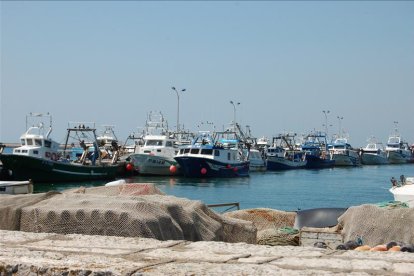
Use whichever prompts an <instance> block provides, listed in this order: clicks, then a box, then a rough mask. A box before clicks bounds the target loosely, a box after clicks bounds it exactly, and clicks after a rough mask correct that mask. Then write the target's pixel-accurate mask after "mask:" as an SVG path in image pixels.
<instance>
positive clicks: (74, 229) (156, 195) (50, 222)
mask: <svg viewBox="0 0 414 276" xmlns="http://www.w3.org/2000/svg"><path fill="white" fill-rule="evenodd" d="M0 204H1V203H0ZM20 230H21V231H27V232H48V233H59V234H88V235H107V236H123V237H146V238H155V239H159V240H189V241H225V242H246V243H255V242H256V228H255V227H254V225H253V223H251V222H248V221H242V220H237V219H232V218H226V217H223V216H222V215H220V214H218V213H216V212H214V211H213V210H211V209H210V208H208V207H207V206H206V205H205V204H203V203H202V202H201V201H194V200H189V199H185V198H177V197H174V196H168V195H164V194H163V193H162V192H161V191H160V190H159V189H157V188H156V187H155V186H154V185H153V184H143V185H140V184H126V185H121V186H109V187H96V188H80V189H76V190H71V191H68V192H64V193H62V194H57V195H55V196H53V197H51V198H48V199H45V200H42V201H40V202H37V203H35V204H33V205H30V206H27V207H24V208H22V209H21V219H20Z"/></svg>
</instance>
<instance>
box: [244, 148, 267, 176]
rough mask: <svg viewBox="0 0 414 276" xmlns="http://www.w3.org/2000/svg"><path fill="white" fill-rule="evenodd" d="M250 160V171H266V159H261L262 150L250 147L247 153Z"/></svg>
mask: <svg viewBox="0 0 414 276" xmlns="http://www.w3.org/2000/svg"><path fill="white" fill-rule="evenodd" d="M247 159H248V160H249V161H250V169H249V170H250V172H264V171H266V169H267V168H266V161H265V160H264V159H263V156H262V152H261V151H260V150H258V149H250V150H249V151H248V154H247Z"/></svg>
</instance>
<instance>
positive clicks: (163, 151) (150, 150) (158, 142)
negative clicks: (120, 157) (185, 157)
mask: <svg viewBox="0 0 414 276" xmlns="http://www.w3.org/2000/svg"><path fill="white" fill-rule="evenodd" d="M142 141H143V145H141V146H139V147H138V148H137V150H138V151H137V153H133V154H131V155H129V159H130V161H131V162H132V163H133V165H134V169H135V170H136V172H138V173H139V174H143V175H178V174H179V173H180V168H179V166H178V164H177V161H175V160H174V157H175V155H176V154H177V153H178V146H177V144H178V140H177V138H176V135H175V134H174V133H173V132H169V130H168V123H167V121H166V120H165V119H164V116H163V115H162V113H161V112H159V113H153V112H150V113H149V115H148V118H147V122H146V130H145V135H144V136H143V137H142Z"/></svg>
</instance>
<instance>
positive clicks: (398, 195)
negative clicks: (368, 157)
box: [389, 175, 414, 208]
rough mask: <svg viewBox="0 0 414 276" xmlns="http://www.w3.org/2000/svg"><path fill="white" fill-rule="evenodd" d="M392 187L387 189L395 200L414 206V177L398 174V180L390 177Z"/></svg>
mask: <svg viewBox="0 0 414 276" xmlns="http://www.w3.org/2000/svg"><path fill="white" fill-rule="evenodd" d="M391 183H392V187H391V188H390V189H389V191H390V193H392V194H393V196H394V200H395V201H400V202H403V203H406V204H407V205H408V206H409V207H411V208H413V207H414V177H407V178H405V176H404V175H401V176H400V181H397V180H396V179H395V178H394V177H393V178H391Z"/></svg>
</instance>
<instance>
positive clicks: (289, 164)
mask: <svg viewBox="0 0 414 276" xmlns="http://www.w3.org/2000/svg"><path fill="white" fill-rule="evenodd" d="M306 163H307V161H306V160H300V161H294V160H288V159H285V158H280V157H268V159H267V169H268V170H269V171H280V170H294V169H303V168H305V167H306Z"/></svg>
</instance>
